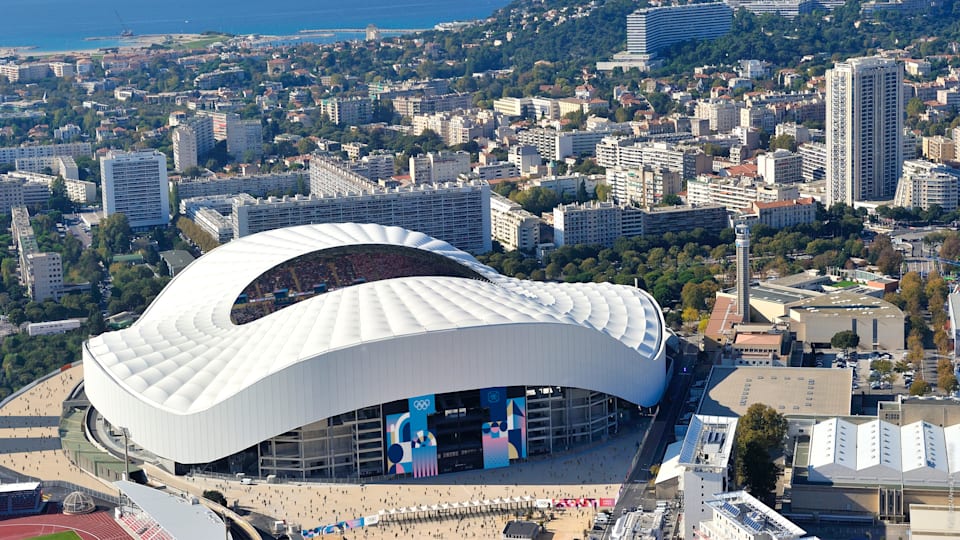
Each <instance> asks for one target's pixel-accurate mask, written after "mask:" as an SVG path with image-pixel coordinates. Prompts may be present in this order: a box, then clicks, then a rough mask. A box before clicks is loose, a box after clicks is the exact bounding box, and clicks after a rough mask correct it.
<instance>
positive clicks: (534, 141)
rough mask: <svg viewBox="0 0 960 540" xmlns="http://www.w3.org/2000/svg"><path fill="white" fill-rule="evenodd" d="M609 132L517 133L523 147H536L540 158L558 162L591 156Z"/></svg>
mask: <svg viewBox="0 0 960 540" xmlns="http://www.w3.org/2000/svg"><path fill="white" fill-rule="evenodd" d="M608 135H610V131H609V130H598V131H582V130H576V129H575V130H572V131H560V130H557V129H552V128H533V129H527V130H524V131H521V132H519V133H517V139H518V140H519V142H520V144H521V145H527V146H534V147H536V148H537V152H538V153H539V154H540V157H542V158H543V159H545V160H547V161H558V160H561V159H564V158H567V157H583V156H591V155H593V154H594V153H595V152H596V150H597V144H598V143H599V142H600V141H601V140H602V139H603V138H604V137H606V136H608Z"/></svg>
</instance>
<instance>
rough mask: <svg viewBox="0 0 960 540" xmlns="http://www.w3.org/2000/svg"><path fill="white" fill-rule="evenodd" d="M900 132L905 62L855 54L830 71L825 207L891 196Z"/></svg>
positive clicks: (897, 172) (899, 155)
mask: <svg viewBox="0 0 960 540" xmlns="http://www.w3.org/2000/svg"><path fill="white" fill-rule="evenodd" d="M902 134H903V66H902V65H901V64H898V63H897V62H896V61H895V60H891V59H888V58H880V57H865V58H851V59H849V60H847V61H846V62H840V63H837V64H836V65H834V67H833V69H830V70H827V164H826V165H827V166H826V175H827V196H826V204H827V206H828V207H829V206H832V205H834V204H836V203H846V204H853V203H854V202H855V201H866V200H884V199H892V198H893V196H894V194H895V193H896V190H897V182H898V181H899V179H900V171H901V167H902V165H903V145H902V144H901V138H902Z"/></svg>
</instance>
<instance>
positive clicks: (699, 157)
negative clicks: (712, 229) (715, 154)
mask: <svg viewBox="0 0 960 540" xmlns="http://www.w3.org/2000/svg"><path fill="white" fill-rule="evenodd" d="M596 153H597V163H598V164H599V165H600V166H602V167H606V168H608V169H609V168H611V167H621V168H623V169H645V168H646V169H651V170H660V169H665V170H668V171H672V172H675V173H678V174H680V176H681V178H682V179H687V178H693V177H694V176H696V175H697V174H700V173H706V172H710V171H711V169H712V167H713V160H712V159H711V158H710V156H708V155H706V154H704V153H703V151H702V150H700V149H699V148H688V147H681V146H676V145H674V144H670V143H667V142H637V141H634V140H631V139H617V138H615V137H606V138H604V139H602V140H601V141H600V142H599V143H598V144H597V148H596Z"/></svg>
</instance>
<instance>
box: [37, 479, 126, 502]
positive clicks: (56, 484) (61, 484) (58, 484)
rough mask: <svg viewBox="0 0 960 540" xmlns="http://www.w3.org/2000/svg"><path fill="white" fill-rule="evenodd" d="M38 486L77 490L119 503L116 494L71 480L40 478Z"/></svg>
mask: <svg viewBox="0 0 960 540" xmlns="http://www.w3.org/2000/svg"><path fill="white" fill-rule="evenodd" d="M40 487H44V488H60V489H69V490H70V491H79V492H81V493H86V494H87V495H90V496H91V497H96V498H97V499H100V500H102V501H106V502H108V503H111V504H115V505H119V504H120V497H118V496H116V495H110V494H109V493H104V492H102V491H98V490H96V489H90V488H88V487H84V486H80V485H77V484H74V483H73V482H66V481H64V480H41V481H40Z"/></svg>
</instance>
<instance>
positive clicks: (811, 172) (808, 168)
mask: <svg viewBox="0 0 960 540" xmlns="http://www.w3.org/2000/svg"><path fill="white" fill-rule="evenodd" d="M797 153H798V154H800V176H801V177H802V178H803V181H804V182H816V181H818V180H823V179H825V178H826V177H827V145H825V144H823V143H817V142H808V143H804V144H801V145H800V146H798V147H797Z"/></svg>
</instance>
